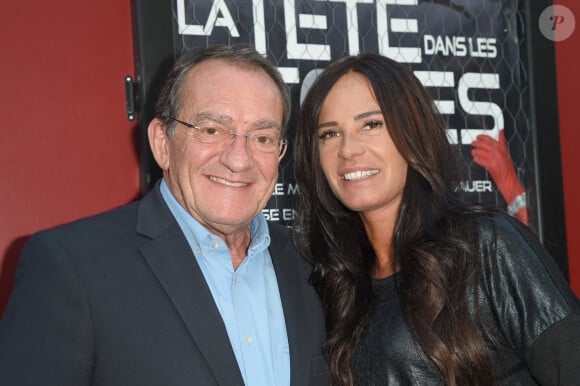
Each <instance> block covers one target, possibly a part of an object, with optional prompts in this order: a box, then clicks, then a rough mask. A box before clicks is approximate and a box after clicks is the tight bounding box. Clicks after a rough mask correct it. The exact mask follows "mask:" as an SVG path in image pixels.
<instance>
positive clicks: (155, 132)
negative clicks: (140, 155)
mask: <svg viewBox="0 0 580 386" xmlns="http://www.w3.org/2000/svg"><path fill="white" fill-rule="evenodd" d="M147 136H148V138H149V147H150V148H151V152H152V153H153V158H155V161H156V162H157V165H159V167H160V168H161V170H163V171H166V170H167V169H169V137H168V136H167V128H166V126H165V123H163V121H161V120H160V119H158V118H153V120H152V121H151V122H150V123H149V126H148V127H147Z"/></svg>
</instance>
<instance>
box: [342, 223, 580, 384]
mask: <svg viewBox="0 0 580 386" xmlns="http://www.w3.org/2000/svg"><path fill="white" fill-rule="evenodd" d="M493 240H496V241H495V243H494V242H493ZM480 251H481V259H482V277H481V281H480V283H479V295H478V296H477V298H475V297H474V296H475V295H473V296H469V297H468V302H469V308H470V311H471V312H472V313H473V312H475V306H474V305H475V304H478V305H479V307H480V309H479V313H480V314H479V315H480V320H481V322H483V323H485V326H486V327H487V328H488V330H489V331H490V332H491V334H492V335H493V337H494V338H495V339H496V340H497V344H496V345H495V346H492V345H490V346H489V349H490V358H491V362H492V367H493V371H494V376H495V379H496V383H497V384H498V385H506V386H507V385H510V386H517V385H580V303H579V301H578V299H577V298H576V296H575V295H574V294H573V293H572V291H571V290H570V288H569V286H568V284H567V282H566V281H565V280H564V278H563V276H562V275H561V273H560V271H559V269H558V267H557V266H556V265H555V263H554V261H553V259H552V258H551V257H550V256H549V255H548V254H547V253H546V251H545V250H544V248H543V247H542V246H541V244H540V243H539V241H538V240H537V238H536V237H535V236H533V235H532V234H531V233H530V232H529V230H528V229H527V228H525V227H523V226H522V225H521V224H520V223H518V222H517V221H516V220H512V219H510V218H508V217H504V216H501V215H498V216H497V217H496V218H494V219H493V220H489V221H485V222H482V224H481V225H480ZM401 276H402V275H400V274H395V275H393V276H391V277H388V278H386V279H381V280H375V281H374V283H373V286H374V291H375V295H376V296H375V298H376V303H375V307H374V309H373V312H372V313H371V316H370V320H369V323H368V326H367V328H366V331H365V333H364V334H363V336H362V337H361V340H360V343H359V346H358V348H357V350H356V352H355V356H354V361H353V372H354V377H355V380H356V385H357V386H364V385H369V386H370V385H375V386H379V385H443V384H444V381H443V378H442V377H441V375H440V373H439V371H438V370H437V367H436V366H435V364H434V363H433V362H431V361H430V359H429V358H428V357H427V356H426V355H425V353H424V352H423V350H422V349H421V347H420V346H419V345H418V343H417V342H415V340H414V339H413V337H412V336H411V333H410V331H409V329H408V327H407V325H406V323H405V321H404V319H403V314H402V311H401V305H400V300H399V297H400V296H399V290H398V284H399V282H400V280H401ZM450 328H453V326H450Z"/></svg>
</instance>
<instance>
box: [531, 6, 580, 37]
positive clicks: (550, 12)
mask: <svg viewBox="0 0 580 386" xmlns="http://www.w3.org/2000/svg"><path fill="white" fill-rule="evenodd" d="M538 25H539V27H540V32H542V35H544V37H545V38H546V39H550V40H552V41H554V42H560V41H562V40H566V39H568V38H569V37H570V35H572V33H573V32H574V27H575V26H576V20H575V19H574V14H573V13H572V11H570V9H569V8H567V7H565V6H563V5H552V6H550V7H547V8H546V9H544V11H543V12H542V13H541V14H540V18H539V20H538Z"/></svg>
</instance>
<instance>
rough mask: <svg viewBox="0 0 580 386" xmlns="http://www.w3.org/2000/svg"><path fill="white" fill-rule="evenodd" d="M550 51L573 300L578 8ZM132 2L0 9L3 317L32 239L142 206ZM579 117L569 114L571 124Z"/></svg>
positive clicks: (579, 138) (579, 210)
mask: <svg viewBox="0 0 580 386" xmlns="http://www.w3.org/2000/svg"><path fill="white" fill-rule="evenodd" d="M556 3H558V4H562V5H566V6H567V7H568V8H570V9H571V10H572V11H573V13H574V14H575V15H576V17H577V19H576V22H577V28H576V31H575V32H574V33H573V35H572V37H571V38H569V39H568V40H566V41H563V42H559V43H557V44H556V53H557V66H558V90H559V103H560V104H559V109H560V130H561V141H562V161H563V172H564V191H565V207H566V216H567V217H566V220H567V233H568V234H567V236H568V252H569V262H570V277H571V284H572V286H573V288H574V289H575V291H576V293H578V294H580V240H579V239H580V238H579V237H578V236H577V235H578V234H580V168H578V167H577V165H578V162H579V157H580V155H579V152H578V150H577V147H578V144H580V127H578V121H579V120H578V117H577V111H578V107H577V106H578V89H579V88H580V79H579V76H580V75H579V72H578V70H577V68H578V63H579V61H580V54H579V52H580V4H579V2H578V1H577V0H557V1H556ZM131 28H132V27H131V12H130V1H118V0H100V1H87V0H85V1H83V0H53V1H50V2H32V3H31V2H25V1H21V0H4V1H3V2H2V5H1V6H0V59H1V63H2V64H1V71H0V122H1V124H2V134H1V135H0V181H1V182H0V184H2V185H1V186H2V188H1V189H0V314H1V313H2V310H3V309H4V307H5V304H6V301H7V298H8V296H9V293H10V290H11V288H12V283H13V275H14V270H15V267H16V263H17V260H18V255H19V254H20V251H21V249H22V245H23V243H24V241H25V240H26V238H27V237H28V236H29V235H30V234H31V233H33V232H35V231H37V230H39V229H42V228H46V227H50V226H54V225H58V224H61V223H64V222H67V221H70V220H73V219H75V218H78V217H81V216H88V215H91V214H94V213H97V212H100V211H103V210H106V209H109V208H113V207H116V206H119V205H123V204H125V203H128V202H129V201H131V200H133V199H135V198H136V197H137V194H138V190H139V189H138V184H139V182H138V179H139V172H138V159H137V153H136V147H135V141H134V138H135V130H136V127H135V124H134V123H130V122H128V121H127V119H126V116H125V112H124V89H123V78H124V76H125V75H126V74H133V72H134V70H133V46H132V39H131V36H132V34H131ZM574 113H576V114H574Z"/></svg>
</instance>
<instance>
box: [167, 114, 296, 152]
mask: <svg viewBox="0 0 580 386" xmlns="http://www.w3.org/2000/svg"><path fill="white" fill-rule="evenodd" d="M169 119H170V120H171V121H175V122H177V123H181V124H182V125H184V126H185V127H187V128H189V129H197V130H199V129H202V128H203V126H197V125H194V124H193V123H189V122H186V121H182V120H180V119H177V118H175V117H169ZM227 135H228V136H229V138H230V144H231V143H232V142H233V140H234V138H235V137H244V138H246V143H248V140H250V141H251V140H253V139H254V138H256V137H255V136H253V133H250V134H240V133H236V132H229V133H228V134H227ZM224 138H225V137H224ZM202 143H214V142H202ZM215 143H219V142H215ZM224 143H225V139H224ZM287 146H288V139H286V138H280V140H279V143H278V148H279V149H278V156H281V155H282V154H284V150H285V148H286V147H287ZM262 153H264V154H269V153H268V152H262ZM273 153H274V152H272V154H273Z"/></svg>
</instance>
